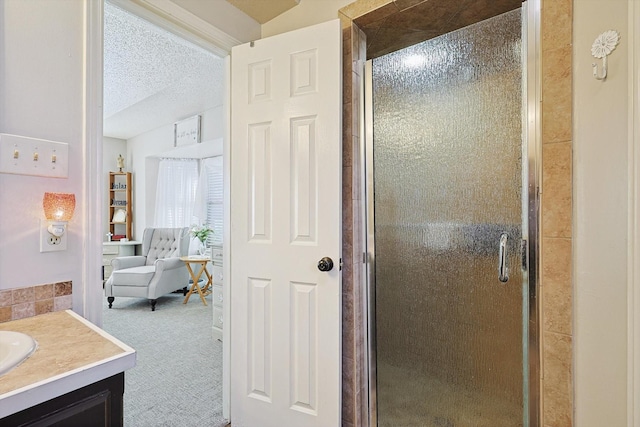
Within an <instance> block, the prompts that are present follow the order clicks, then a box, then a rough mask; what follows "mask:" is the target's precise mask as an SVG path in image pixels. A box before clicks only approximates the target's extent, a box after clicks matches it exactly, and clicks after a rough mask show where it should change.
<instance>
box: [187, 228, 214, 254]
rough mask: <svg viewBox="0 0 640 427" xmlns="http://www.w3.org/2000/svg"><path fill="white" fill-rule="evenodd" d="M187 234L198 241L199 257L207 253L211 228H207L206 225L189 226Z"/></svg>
mask: <svg viewBox="0 0 640 427" xmlns="http://www.w3.org/2000/svg"><path fill="white" fill-rule="evenodd" d="M189 233H190V234H191V236H193V237H197V238H198V240H199V241H200V247H199V248H198V252H199V253H200V255H204V254H205V252H206V251H207V239H208V238H209V236H211V235H212V234H213V228H211V227H209V226H208V225H207V224H202V225H193V226H191V230H190V231H189Z"/></svg>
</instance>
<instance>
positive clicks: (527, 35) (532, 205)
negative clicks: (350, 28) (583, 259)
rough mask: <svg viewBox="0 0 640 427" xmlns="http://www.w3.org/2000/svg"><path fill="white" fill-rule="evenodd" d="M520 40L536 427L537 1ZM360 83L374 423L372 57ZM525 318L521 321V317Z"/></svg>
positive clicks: (528, 391)
mask: <svg viewBox="0 0 640 427" xmlns="http://www.w3.org/2000/svg"><path fill="white" fill-rule="evenodd" d="M522 39H523V41H524V43H523V79H522V82H523V85H522V86H523V87H522V90H523V92H522V98H523V101H522V104H523V107H522V108H523V115H522V116H523V118H522V121H523V123H522V129H523V137H524V141H523V162H522V178H523V183H522V192H523V196H522V212H523V217H522V226H523V242H525V244H526V246H525V247H524V249H525V250H524V252H523V253H524V254H525V256H523V258H525V259H523V264H524V266H525V267H526V268H524V269H523V270H524V272H523V274H524V275H525V277H526V280H527V283H528V289H525V290H524V292H528V299H527V300H528V304H527V305H525V306H524V307H523V311H526V313H523V322H524V323H525V326H524V327H523V332H524V333H523V346H524V345H525V344H526V345H527V346H528V347H527V349H528V351H527V352H526V353H524V354H523V366H524V367H526V370H525V375H524V378H523V386H524V390H523V393H524V396H525V398H524V402H523V412H524V413H523V425H524V427H539V426H540V420H541V418H542V417H541V413H540V411H541V406H540V389H541V388H540V382H541V374H540V307H539V298H538V292H539V258H538V254H539V236H538V233H539V207H540V195H541V191H540V183H541V177H542V175H541V171H542V165H541V159H542V154H541V147H542V145H541V131H540V129H541V112H540V110H541V109H540V100H541V93H542V90H541V75H542V74H541V64H540V0H528V1H524V2H523V3H522ZM362 85H363V86H364V87H363V88H361V89H362V93H364V99H363V100H362V104H363V105H362V107H363V108H361V109H360V111H361V123H362V125H361V126H362V127H363V129H361V135H364V138H365V144H364V155H363V156H362V162H363V165H362V166H363V170H364V179H365V190H364V191H365V213H364V219H365V227H366V232H365V237H366V250H367V252H366V256H365V260H364V261H366V281H367V286H366V299H367V307H366V316H367V321H366V322H367V336H366V340H367V343H366V348H367V362H368V363H367V368H368V379H369V381H368V382H369V388H368V394H369V396H368V397H369V426H371V427H375V426H377V390H376V378H377V373H376V330H375V321H376V317H375V316H376V313H375V259H376V258H375V244H374V242H375V241H374V229H375V224H374V206H373V203H374V201H373V108H372V105H373V99H372V93H371V92H372V87H373V74H372V60H368V61H367V62H366V63H365V64H364V79H363V82H362ZM525 320H526V321H525Z"/></svg>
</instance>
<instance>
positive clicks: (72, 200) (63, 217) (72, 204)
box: [42, 193, 76, 221]
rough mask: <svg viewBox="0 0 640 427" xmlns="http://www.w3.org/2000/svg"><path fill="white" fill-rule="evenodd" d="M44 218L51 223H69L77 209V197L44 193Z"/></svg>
mask: <svg viewBox="0 0 640 427" xmlns="http://www.w3.org/2000/svg"><path fill="white" fill-rule="evenodd" d="M42 207H43V208H44V216H45V217H46V218H47V219H48V220H49V221H69V220H70V219H71V217H73V211H74V210H75V208H76V195H75V194H69V193H44V198H43V199H42Z"/></svg>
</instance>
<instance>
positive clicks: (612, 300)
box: [573, 0, 630, 427]
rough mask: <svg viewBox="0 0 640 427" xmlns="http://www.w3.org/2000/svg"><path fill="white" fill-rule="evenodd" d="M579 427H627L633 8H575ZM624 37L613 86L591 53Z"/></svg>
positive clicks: (598, 0) (580, 1)
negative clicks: (612, 37)
mask: <svg viewBox="0 0 640 427" xmlns="http://www.w3.org/2000/svg"><path fill="white" fill-rule="evenodd" d="M573 5H574V43H573V59H574V67H573V78H574V102H573V106H574V125H573V128H574V141H573V146H574V227H575V229H574V239H573V242H574V260H575V264H574V293H575V305H574V325H575V333H574V336H575V341H574V357H575V365H574V366H575V407H576V416H575V425H578V426H581V427H591V426H593V427H599V426H605V425H606V426H626V425H627V423H626V415H627V405H626V404H627V392H626V387H627V383H626V381H627V369H626V368H627V267H628V263H629V260H628V259H627V242H628V225H627V208H628V202H627V189H628V178H627V161H628V155H627V119H628V117H627V102H628V101H627V96H628V95H629V93H628V71H627V66H628V58H627V54H628V50H627V49H628V47H629V45H628V43H629V41H630V40H629V34H628V32H627V0H574V2H573ZM606 30H617V31H618V32H620V35H621V38H620V44H619V45H618V47H617V48H616V50H615V51H614V52H613V54H612V55H611V56H610V57H609V75H608V77H607V80H606V81H604V82H602V81H597V80H596V79H594V78H593V76H592V70H591V63H592V62H598V63H600V60H596V59H595V58H593V57H592V56H591V51H590V49H591V45H592V43H593V42H594V40H595V39H596V37H597V36H598V35H599V34H601V33H602V32H604V31H606Z"/></svg>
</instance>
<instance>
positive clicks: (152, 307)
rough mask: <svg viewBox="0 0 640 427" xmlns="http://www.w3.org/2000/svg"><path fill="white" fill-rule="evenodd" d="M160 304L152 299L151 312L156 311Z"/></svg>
mask: <svg viewBox="0 0 640 427" xmlns="http://www.w3.org/2000/svg"><path fill="white" fill-rule="evenodd" d="M157 302H158V300H157V299H152V300H151V311H156V303H157Z"/></svg>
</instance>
